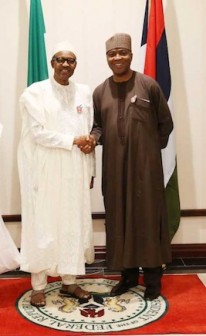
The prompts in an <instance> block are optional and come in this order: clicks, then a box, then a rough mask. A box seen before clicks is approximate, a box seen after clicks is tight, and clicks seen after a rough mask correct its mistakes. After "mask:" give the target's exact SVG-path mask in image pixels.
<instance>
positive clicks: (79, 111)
mask: <svg viewBox="0 0 206 336" xmlns="http://www.w3.org/2000/svg"><path fill="white" fill-rule="evenodd" d="M77 112H78V113H82V112H83V106H82V105H79V106H77Z"/></svg>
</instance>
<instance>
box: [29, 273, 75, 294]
mask: <svg viewBox="0 0 206 336" xmlns="http://www.w3.org/2000/svg"><path fill="white" fill-rule="evenodd" d="M61 278H62V282H63V284H64V285H72V284H74V283H75V282H76V276H75V275H68V274H67V275H61ZM31 285H32V288H33V290H43V289H45V288H46V285H47V274H46V272H44V271H42V272H39V273H32V274H31Z"/></svg>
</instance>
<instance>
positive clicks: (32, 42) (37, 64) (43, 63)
mask: <svg viewBox="0 0 206 336" xmlns="http://www.w3.org/2000/svg"><path fill="white" fill-rule="evenodd" d="M44 34H45V25H44V17H43V12H42V6H41V0H30V18H29V53H28V76H27V86H29V85H31V84H32V83H34V82H38V81H41V80H43V79H46V78H48V67H47V57H46V48H45V40H44Z"/></svg>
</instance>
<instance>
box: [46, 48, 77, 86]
mask: <svg viewBox="0 0 206 336" xmlns="http://www.w3.org/2000/svg"><path fill="white" fill-rule="evenodd" d="M76 65H77V62H76V56H75V55H74V54H73V53H72V52H71V51H60V52H58V53H57V54H55V55H54V56H53V58H52V60H51V66H52V68H53V69H54V78H55V80H56V81H57V82H58V83H59V84H62V85H68V82H69V81H68V80H69V78H70V77H71V76H72V75H73V73H74V70H75V68H76Z"/></svg>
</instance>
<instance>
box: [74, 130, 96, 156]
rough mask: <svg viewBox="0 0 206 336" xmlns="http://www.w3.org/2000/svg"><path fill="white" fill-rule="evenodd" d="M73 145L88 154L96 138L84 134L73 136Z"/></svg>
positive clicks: (94, 144) (93, 146)
mask: <svg viewBox="0 0 206 336" xmlns="http://www.w3.org/2000/svg"><path fill="white" fill-rule="evenodd" d="M74 145H77V146H78V147H79V149H80V150H81V151H82V152H83V153H85V154H89V153H91V152H92V151H93V150H94V148H95V146H96V140H95V138H94V136H93V135H86V136H85V135H84V136H80V137H76V138H74Z"/></svg>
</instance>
